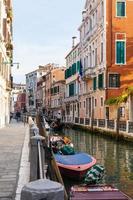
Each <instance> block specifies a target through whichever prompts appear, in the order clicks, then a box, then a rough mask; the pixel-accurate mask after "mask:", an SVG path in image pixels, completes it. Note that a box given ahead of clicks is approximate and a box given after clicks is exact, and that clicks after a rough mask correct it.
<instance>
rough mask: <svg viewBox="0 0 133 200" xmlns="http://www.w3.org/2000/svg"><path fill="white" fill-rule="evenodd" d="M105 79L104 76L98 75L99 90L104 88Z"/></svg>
mask: <svg viewBox="0 0 133 200" xmlns="http://www.w3.org/2000/svg"><path fill="white" fill-rule="evenodd" d="M103 79H104V77H103V74H99V75H98V88H99V89H102V88H103Z"/></svg>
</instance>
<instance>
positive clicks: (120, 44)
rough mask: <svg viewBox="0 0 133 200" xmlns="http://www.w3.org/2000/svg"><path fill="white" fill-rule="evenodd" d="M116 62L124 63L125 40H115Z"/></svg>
mask: <svg viewBox="0 0 133 200" xmlns="http://www.w3.org/2000/svg"><path fill="white" fill-rule="evenodd" d="M116 45H117V47H116V50H117V52H116V54H117V55H116V59H117V60H116V62H117V64H124V63H125V42H124V41H117V42H116Z"/></svg>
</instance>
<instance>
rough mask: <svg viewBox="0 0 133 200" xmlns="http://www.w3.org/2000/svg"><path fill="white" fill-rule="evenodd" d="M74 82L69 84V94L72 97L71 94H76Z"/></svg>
mask: <svg viewBox="0 0 133 200" xmlns="http://www.w3.org/2000/svg"><path fill="white" fill-rule="evenodd" d="M74 90H75V89H74V83H72V84H70V85H69V96H70V97H71V96H74V94H75V93H74Z"/></svg>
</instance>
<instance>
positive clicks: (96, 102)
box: [95, 99, 97, 107]
mask: <svg viewBox="0 0 133 200" xmlns="http://www.w3.org/2000/svg"><path fill="white" fill-rule="evenodd" d="M95 107H97V99H95Z"/></svg>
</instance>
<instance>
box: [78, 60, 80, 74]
mask: <svg viewBox="0 0 133 200" xmlns="http://www.w3.org/2000/svg"><path fill="white" fill-rule="evenodd" d="M79 71H80V61H78V62H77V72H79Z"/></svg>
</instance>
